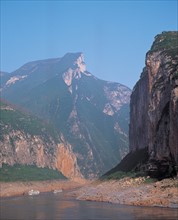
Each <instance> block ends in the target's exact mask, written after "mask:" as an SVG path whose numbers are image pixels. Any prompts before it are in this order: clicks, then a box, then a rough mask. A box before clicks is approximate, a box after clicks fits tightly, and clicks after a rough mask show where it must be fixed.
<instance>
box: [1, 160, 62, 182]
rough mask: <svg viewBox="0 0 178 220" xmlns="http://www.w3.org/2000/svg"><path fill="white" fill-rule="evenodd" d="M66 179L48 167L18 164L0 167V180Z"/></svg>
mask: <svg viewBox="0 0 178 220" xmlns="http://www.w3.org/2000/svg"><path fill="white" fill-rule="evenodd" d="M54 179H66V177H65V176H63V175H62V173H60V172H59V171H57V170H52V169H49V168H38V167H36V166H35V165H19V164H16V165H14V166H9V165H6V164H3V166H2V168H0V181H1V182H2V181H3V182H14V181H39V180H54Z"/></svg>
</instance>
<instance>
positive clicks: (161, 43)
mask: <svg viewBox="0 0 178 220" xmlns="http://www.w3.org/2000/svg"><path fill="white" fill-rule="evenodd" d="M177 50H178V32H177V31H168V32H166V31H165V32H162V33H161V34H158V35H157V36H156V37H155V41H154V43H153V45H152V47H151V50H150V51H151V52H155V51H165V52H166V53H167V54H168V55H170V56H172V57H175V56H176V55H177Z"/></svg>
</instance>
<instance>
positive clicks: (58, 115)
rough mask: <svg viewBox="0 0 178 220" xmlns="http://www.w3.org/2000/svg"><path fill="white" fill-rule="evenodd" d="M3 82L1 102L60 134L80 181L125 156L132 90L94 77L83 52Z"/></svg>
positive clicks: (39, 64)
mask: <svg viewBox="0 0 178 220" xmlns="http://www.w3.org/2000/svg"><path fill="white" fill-rule="evenodd" d="M2 78H4V76H3V77H2ZM2 82H3V83H2V86H1V91H2V96H3V98H5V99H7V100H9V101H10V102H12V103H15V104H16V105H19V106H21V107H22V108H24V109H27V110H28V111H30V112H31V113H33V114H35V115H36V116H38V117H40V118H41V119H43V120H45V121H46V122H50V123H52V124H53V125H54V126H55V127H56V128H57V129H58V130H59V131H60V132H61V133H62V134H63V136H64V139H65V140H67V142H69V143H70V145H71V151H72V152H73V153H74V155H75V156H76V158H77V164H78V166H79V168H80V172H81V173H82V175H84V176H85V177H96V176H98V175H101V174H103V173H104V172H106V171H107V170H109V169H110V168H112V167H113V166H115V165H116V164H117V163H118V162H119V161H120V160H121V159H122V158H123V157H124V156H125V155H126V154H127V152H128V123H129V100H130V94H131V90H130V89H129V88H128V87H126V86H124V85H121V84H119V83H112V82H107V81H103V80H100V79H98V78H96V77H95V76H93V75H92V74H91V73H90V72H88V71H87V70H86V65H85V62H84V57H83V54H82V53H68V54H66V55H65V56H64V57H62V58H57V59H48V60H40V61H34V62H30V63H27V64H25V65H24V66H22V67H21V68H19V69H18V70H16V71H15V72H12V73H10V74H8V77H7V75H6V79H5V80H4V79H3V80H2Z"/></svg>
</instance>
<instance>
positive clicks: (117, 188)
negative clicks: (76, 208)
mask: <svg viewBox="0 0 178 220" xmlns="http://www.w3.org/2000/svg"><path fill="white" fill-rule="evenodd" d="M147 182H148V181H147V180H146V179H145V178H144V177H139V178H134V179H133V178H128V177H127V178H124V179H121V180H110V181H96V182H93V183H92V184H90V185H88V186H84V187H82V188H80V189H78V190H76V191H73V192H72V195H73V196H75V197H76V198H77V199H78V200H89V201H101V202H111V203H119V204H126V205H136V206H160V207H169V208H178V179H165V180H162V181H157V182H153V183H147Z"/></svg>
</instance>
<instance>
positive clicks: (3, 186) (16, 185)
mask: <svg viewBox="0 0 178 220" xmlns="http://www.w3.org/2000/svg"><path fill="white" fill-rule="evenodd" d="M84 184H85V181H69V180H46V181H29V182H0V197H10V196H20V195H25V194H28V192H29V191H30V190H32V189H33V190H38V191H40V192H50V191H54V190H60V189H62V190H74V189H76V188H78V187H81V186H83V185H84Z"/></svg>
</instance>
